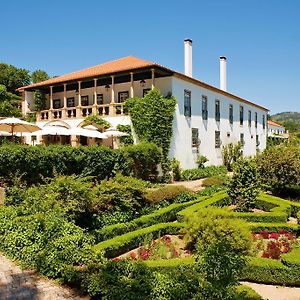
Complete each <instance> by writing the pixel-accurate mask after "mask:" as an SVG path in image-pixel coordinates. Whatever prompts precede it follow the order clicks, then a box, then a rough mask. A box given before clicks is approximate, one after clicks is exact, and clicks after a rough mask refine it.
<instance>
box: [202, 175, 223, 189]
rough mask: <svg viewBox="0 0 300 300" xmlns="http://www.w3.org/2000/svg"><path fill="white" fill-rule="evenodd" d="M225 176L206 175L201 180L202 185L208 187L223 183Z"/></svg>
mask: <svg viewBox="0 0 300 300" xmlns="http://www.w3.org/2000/svg"><path fill="white" fill-rule="evenodd" d="M226 180H227V178H226V177H225V176H222V177H221V176H212V177H208V178H205V179H204V180H203V181H202V186H204V187H210V186H214V185H218V186H220V185H225V183H226Z"/></svg>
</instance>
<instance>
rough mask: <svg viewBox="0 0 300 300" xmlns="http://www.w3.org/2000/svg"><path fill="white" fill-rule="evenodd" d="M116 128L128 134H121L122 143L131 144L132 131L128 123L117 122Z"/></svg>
mask: <svg viewBox="0 0 300 300" xmlns="http://www.w3.org/2000/svg"><path fill="white" fill-rule="evenodd" d="M117 130H119V131H121V132H125V133H127V134H128V136H121V137H120V141H121V143H122V144H123V145H125V146H128V145H132V144H133V137H132V131H131V126H130V125H121V124H119V125H118V126H117Z"/></svg>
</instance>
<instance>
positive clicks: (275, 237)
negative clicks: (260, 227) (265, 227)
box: [270, 232, 279, 240]
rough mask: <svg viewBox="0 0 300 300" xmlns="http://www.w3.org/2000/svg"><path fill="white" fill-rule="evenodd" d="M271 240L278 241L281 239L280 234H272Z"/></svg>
mask: <svg viewBox="0 0 300 300" xmlns="http://www.w3.org/2000/svg"><path fill="white" fill-rule="evenodd" d="M270 238H271V239H275V240H278V238H279V234H278V233H276V232H272V233H271V234H270Z"/></svg>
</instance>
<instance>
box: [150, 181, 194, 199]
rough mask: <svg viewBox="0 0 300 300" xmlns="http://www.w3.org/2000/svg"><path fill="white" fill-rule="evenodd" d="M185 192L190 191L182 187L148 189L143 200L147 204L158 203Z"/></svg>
mask: <svg viewBox="0 0 300 300" xmlns="http://www.w3.org/2000/svg"><path fill="white" fill-rule="evenodd" d="M187 192H190V190H189V189H187V188H186V187H184V186H183V185H166V186H163V187H159V188H152V189H148V190H147V191H146V192H145V198H146V200H147V201H148V202H149V203H158V202H162V201H169V200H172V199H174V198H175V197H177V196H179V195H180V194H183V193H187Z"/></svg>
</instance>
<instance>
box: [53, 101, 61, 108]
mask: <svg viewBox="0 0 300 300" xmlns="http://www.w3.org/2000/svg"><path fill="white" fill-rule="evenodd" d="M53 108H54V109H57V108H61V106H60V99H54V100H53Z"/></svg>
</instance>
